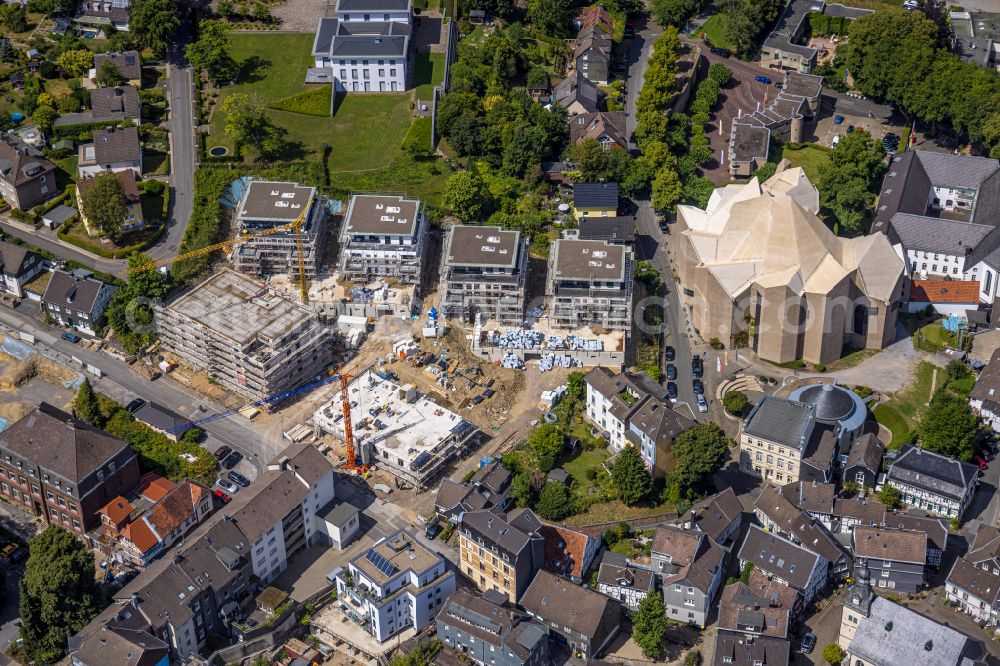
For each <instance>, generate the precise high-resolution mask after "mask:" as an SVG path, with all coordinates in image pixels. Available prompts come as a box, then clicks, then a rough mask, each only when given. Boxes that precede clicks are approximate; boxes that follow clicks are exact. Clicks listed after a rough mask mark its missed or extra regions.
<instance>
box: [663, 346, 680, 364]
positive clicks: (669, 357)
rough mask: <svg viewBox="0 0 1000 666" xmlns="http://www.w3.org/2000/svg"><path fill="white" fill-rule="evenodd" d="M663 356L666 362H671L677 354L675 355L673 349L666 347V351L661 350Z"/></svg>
mask: <svg viewBox="0 0 1000 666" xmlns="http://www.w3.org/2000/svg"><path fill="white" fill-rule="evenodd" d="M663 355H664V356H666V357H667V360H668V361H672V360H674V357H675V356H676V355H677V354H676V352H675V351H674V348H673V347H669V346H668V347H667V348H666V349H664V350H663Z"/></svg>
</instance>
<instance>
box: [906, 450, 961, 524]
mask: <svg viewBox="0 0 1000 666" xmlns="http://www.w3.org/2000/svg"><path fill="white" fill-rule="evenodd" d="M886 483H888V484H889V485H890V486H893V487H894V488H897V489H899V491H900V494H901V496H902V501H903V503H904V504H905V505H907V506H909V507H913V508H917V509H923V510H924V511H927V512H928V513H932V514H934V515H937V516H944V517H946V518H961V516H962V514H963V513H964V512H965V509H966V507H968V506H969V503H970V502H971V501H972V497H973V496H974V495H975V493H976V488H977V487H978V486H979V472H978V470H977V469H976V467H975V466H974V465H970V464H969V463H964V462H960V461H958V460H955V459H953V458H949V457H947V456H943V455H941V454H939V453H934V452H932V451H927V450H925V449H922V448H919V447H916V446H913V445H912V444H907V445H905V446H903V448H901V449H900V450H899V455H898V456H896V460H895V461H893V463H892V466H890V467H889V472H888V474H887V475H886Z"/></svg>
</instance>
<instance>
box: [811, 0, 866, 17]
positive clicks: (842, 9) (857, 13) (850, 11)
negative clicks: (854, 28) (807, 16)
mask: <svg viewBox="0 0 1000 666" xmlns="http://www.w3.org/2000/svg"><path fill="white" fill-rule="evenodd" d="M872 12H874V10H872V9H862V8H861V7H848V6H846V5H841V4H837V3H832V4H827V5H826V7H824V8H823V13H824V14H826V15H827V16H843V17H844V18H849V19H856V18H860V17H862V16H865V15H867V14H871V13H872Z"/></svg>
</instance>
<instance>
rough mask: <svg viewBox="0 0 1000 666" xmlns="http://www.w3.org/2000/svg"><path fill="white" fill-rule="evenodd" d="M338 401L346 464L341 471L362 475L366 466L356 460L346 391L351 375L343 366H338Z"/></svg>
mask: <svg viewBox="0 0 1000 666" xmlns="http://www.w3.org/2000/svg"><path fill="white" fill-rule="evenodd" d="M339 371H340V399H341V406H342V407H343V410H344V447H345V449H346V450H345V455H346V457H347V462H346V463H344V465H343V469H347V470H351V471H353V472H356V473H357V474H364V473H365V472H367V471H368V465H365V464H363V463H361V461H359V460H358V454H357V451H356V450H355V449H354V424H353V422H352V421H351V396H350V394H349V393H348V391H347V389H348V386H349V384H350V380H351V373H350V372H348V371H347V370H344V364H343V363H341V364H340V368H339ZM366 478H367V477H366Z"/></svg>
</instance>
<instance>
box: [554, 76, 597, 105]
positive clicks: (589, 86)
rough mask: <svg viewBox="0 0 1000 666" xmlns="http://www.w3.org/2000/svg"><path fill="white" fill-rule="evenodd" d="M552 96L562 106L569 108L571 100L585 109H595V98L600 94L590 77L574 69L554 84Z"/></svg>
mask: <svg viewBox="0 0 1000 666" xmlns="http://www.w3.org/2000/svg"><path fill="white" fill-rule="evenodd" d="M553 96H554V97H555V100H556V102H557V103H558V104H560V105H561V106H562V107H563V108H569V107H570V106H571V105H572V104H573V102H579V103H580V105H581V106H582V107H583V108H584V110H586V111H590V112H594V111H597V100H598V99H599V98H600V94H599V93H598V92H597V86H595V85H594V84H593V83H592V82H591V81H590V79H588V78H587V77H585V76H584V75H583V73H582V72H579V71H576V72H574V73H572V74H570V75H569V76H568V77H567V78H565V79H564V80H563V81H562V82H561V83H560V84H559V85H557V86H556V89H555V91H554V94H553Z"/></svg>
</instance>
